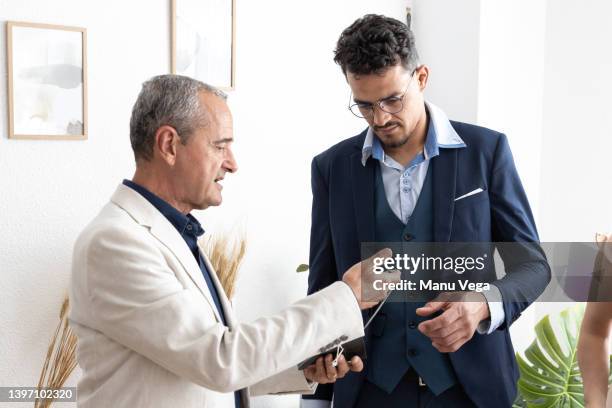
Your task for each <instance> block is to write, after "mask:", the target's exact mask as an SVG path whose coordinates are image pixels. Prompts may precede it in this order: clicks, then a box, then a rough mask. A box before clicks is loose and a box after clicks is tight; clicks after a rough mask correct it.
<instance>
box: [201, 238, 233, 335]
mask: <svg viewBox="0 0 612 408" xmlns="http://www.w3.org/2000/svg"><path fill="white" fill-rule="evenodd" d="M200 252H201V253H202V259H204V263H205V264H206V267H207V268H208V272H210V277H211V279H212V281H213V283H214V285H215V287H216V288H217V293H218V294H219V300H220V301H221V308H222V309H223V315H224V316H225V322H226V323H227V326H228V327H229V328H232V327H234V323H235V319H234V311H233V309H232V304H231V303H230V300H229V298H228V297H227V294H226V293H225V289H224V288H223V286H222V285H221V281H220V280H219V277H218V276H217V271H216V270H215V268H213V266H212V264H211V263H210V259H208V255H206V253H205V252H204V251H203V250H202V249H201V247H200Z"/></svg>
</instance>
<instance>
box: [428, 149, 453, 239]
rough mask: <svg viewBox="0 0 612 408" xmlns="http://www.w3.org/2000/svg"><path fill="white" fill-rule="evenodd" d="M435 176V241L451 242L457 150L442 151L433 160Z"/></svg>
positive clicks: (432, 169) (433, 174) (433, 173)
mask: <svg viewBox="0 0 612 408" xmlns="http://www.w3.org/2000/svg"><path fill="white" fill-rule="evenodd" d="M431 167H432V168H431V171H432V176H433V180H432V181H433V201H434V202H433V207H434V208H433V217H434V241H435V242H449V241H450V235H451V230H452V224H453V213H454V209H455V187H456V181H457V149H440V155H439V156H437V157H434V158H433V159H432V160H431Z"/></svg>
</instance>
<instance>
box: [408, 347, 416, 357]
mask: <svg viewBox="0 0 612 408" xmlns="http://www.w3.org/2000/svg"><path fill="white" fill-rule="evenodd" d="M417 354H419V352H418V351H416V350H415V349H409V350H408V355H409V356H410V357H414V356H416V355H417Z"/></svg>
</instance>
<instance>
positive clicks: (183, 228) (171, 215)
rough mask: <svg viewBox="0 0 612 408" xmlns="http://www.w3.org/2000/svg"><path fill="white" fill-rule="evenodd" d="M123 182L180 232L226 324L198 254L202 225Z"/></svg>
mask: <svg viewBox="0 0 612 408" xmlns="http://www.w3.org/2000/svg"><path fill="white" fill-rule="evenodd" d="M123 184H124V185H126V186H128V187H130V188H131V189H133V190H135V191H136V192H138V193H140V195H142V196H143V197H144V198H146V199H147V201H148V202H150V203H151V204H152V205H153V207H155V208H157V210H158V211H159V212H160V213H162V214H163V215H164V217H166V218H167V219H168V221H170V223H171V224H172V225H174V228H176V230H177V231H178V232H179V234H181V236H182V237H183V239H184V240H185V243H186V244H187V246H189V249H190V250H191V253H192V254H193V256H194V257H195V259H196V261H197V262H198V264H199V265H200V270H202V275H204V280H205V281H206V285H207V286H208V290H209V291H210V294H211V295H212V298H213V301H214V302H215V306H216V307H217V311H218V312H219V316H221V320H222V321H223V324H224V325H227V323H226V320H225V315H224V314H223V308H222V307H221V299H220V298H219V293H218V292H217V288H216V287H215V285H214V283H213V281H212V278H211V277H210V271H209V270H208V268H207V267H206V263H204V259H203V258H202V255H201V254H200V250H199V248H198V238H199V237H201V236H202V235H203V234H204V229H203V228H202V225H201V224H200V223H199V222H198V220H196V219H195V217H194V216H193V215H191V214H187V215H185V214H183V213H182V212H180V211H179V210H177V209H176V208H174V207H173V206H171V205H170V204H169V203H168V202H166V201H164V200H162V199H161V198H159V197H158V196H157V195H155V194H153V193H152V192H150V191H149V190H147V189H146V188H144V187H143V186H141V185H138V184H136V183H134V182H133V181H131V180H123ZM234 396H235V400H236V408H239V407H240V393H239V392H238V391H236V392H235V393H234Z"/></svg>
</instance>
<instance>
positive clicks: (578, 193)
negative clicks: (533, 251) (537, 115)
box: [540, 0, 612, 241]
mask: <svg viewBox="0 0 612 408" xmlns="http://www.w3.org/2000/svg"><path fill="white" fill-rule="evenodd" d="M568 10H570V11H571V12H568ZM547 14H548V25H547V31H546V36H547V49H546V66H545V83H544V149H543V151H542V159H543V166H542V178H541V194H542V211H541V214H540V215H541V219H542V236H543V239H545V240H548V241H590V240H592V239H593V237H594V234H595V232H598V231H599V232H605V231H608V232H610V231H612V206H611V205H610V203H612V188H611V187H610V186H611V183H610V165H609V163H610V156H611V152H612V122H611V121H610V107H611V102H610V101H611V95H612V76H611V75H610V73H611V72H612V54H611V53H610V52H609V49H610V43H611V42H610V39H611V38H612V25H611V24H610V21H609V16H610V15H612V3H610V2H609V1H604V0H589V1H584V2H581V3H580V7H576V3H574V2H570V1H567V0H554V1H549V2H548V10H547Z"/></svg>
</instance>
